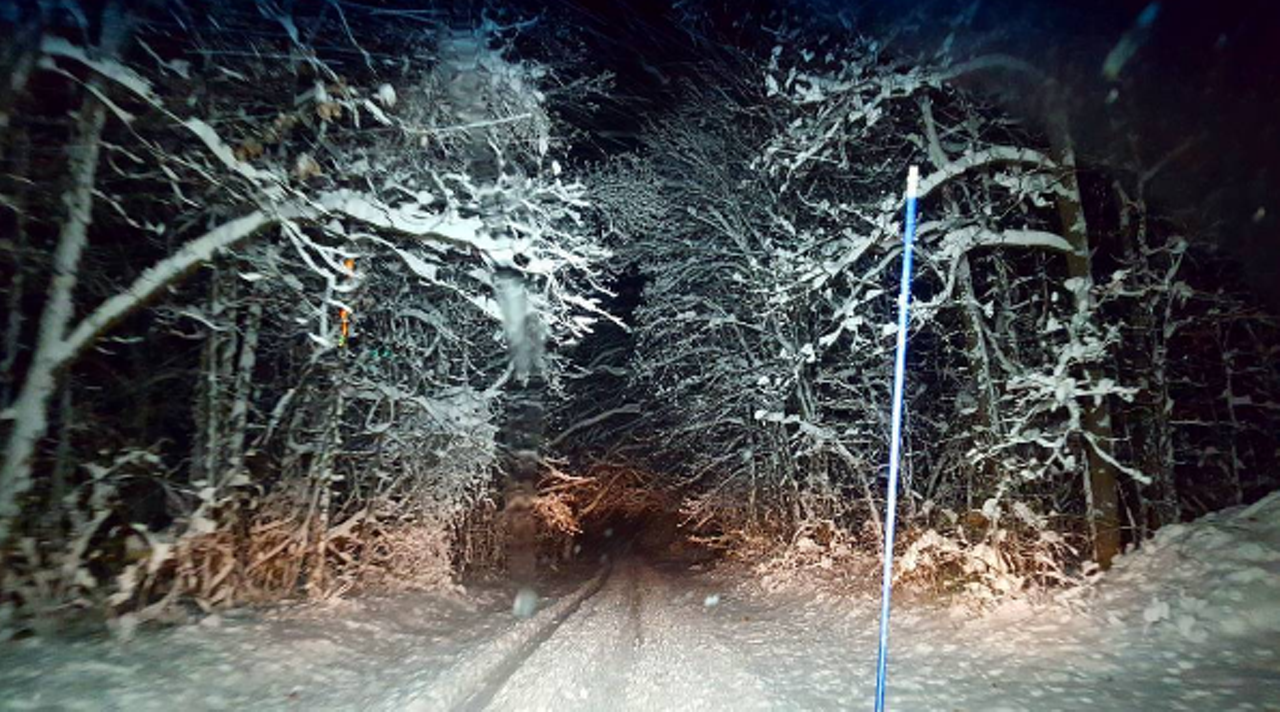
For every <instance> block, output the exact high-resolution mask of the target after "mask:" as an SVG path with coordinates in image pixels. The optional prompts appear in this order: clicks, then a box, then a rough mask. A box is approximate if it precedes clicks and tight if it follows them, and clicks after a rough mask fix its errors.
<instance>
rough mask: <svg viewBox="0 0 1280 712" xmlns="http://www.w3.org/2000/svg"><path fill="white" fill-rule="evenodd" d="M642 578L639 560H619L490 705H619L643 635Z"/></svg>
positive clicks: (502, 707) (552, 707) (508, 707)
mask: <svg viewBox="0 0 1280 712" xmlns="http://www.w3.org/2000/svg"><path fill="white" fill-rule="evenodd" d="M637 584H638V574H637V571H636V568H635V565H634V564H633V563H632V562H625V561H624V562H621V563H619V564H618V565H617V566H616V567H615V568H614V571H613V573H612V574H611V575H610V577H609V580H608V581H607V582H606V583H605V585H604V587H603V588H602V589H601V591H600V593H598V594H597V595H595V596H593V597H591V599H590V600H588V601H586V602H585V603H584V604H583V605H582V607H581V608H580V609H579V610H578V612H577V613H575V614H574V615H573V616H572V617H571V618H569V620H567V621H565V623H564V624H563V625H561V626H560V627H559V628H557V629H556V631H555V633H554V635H552V636H551V638H550V639H549V640H547V641H546V642H545V643H543V644H542V645H541V646H540V647H539V648H538V649H537V650H536V651H534V652H533V654H532V655H530V656H529V658H528V659H527V660H525V662H524V664H523V665H521V666H520V668H519V670H516V671H515V672H514V673H513V674H512V675H511V676H510V677H509V678H507V680H506V681H505V683H504V684H503V686H502V689H501V690H500V691H499V692H498V694H497V695H495V696H494V698H493V702H492V705H491V707H489V708H488V709H490V710H557V711H560V710H600V709H617V708H618V705H619V704H620V702H621V701H622V700H623V699H624V698H623V695H624V693H625V692H626V685H627V674H628V670H630V668H631V667H632V663H633V658H634V655H635V651H636V647H637V645H638V640H639V639H640V635H641V631H640V620H639V616H638V611H639V595H640V590H639V587H638V585H637Z"/></svg>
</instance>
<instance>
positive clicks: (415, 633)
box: [0, 495, 1280, 712]
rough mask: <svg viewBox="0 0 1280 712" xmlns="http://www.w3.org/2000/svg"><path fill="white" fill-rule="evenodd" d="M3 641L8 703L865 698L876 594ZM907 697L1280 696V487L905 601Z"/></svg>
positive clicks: (899, 626) (360, 616)
mask: <svg viewBox="0 0 1280 712" xmlns="http://www.w3.org/2000/svg"><path fill="white" fill-rule="evenodd" d="M549 593H550V594H551V595H548V596H546V597H545V598H544V599H543V601H542V604H541V607H540V610H539V612H538V613H537V614H536V615H535V616H534V617H533V618H531V619H529V620H518V619H516V618H514V617H513V616H512V615H511V613H510V594H511V591H509V590H505V589H502V590H500V589H481V590H478V591H473V592H471V593H470V594H469V595H468V596H466V597H460V598H449V597H442V596H426V595H419V596H402V597H395V598H382V599H369V600H363V601H355V602H345V603H338V604H329V605H325V606H296V607H289V608H281V609H277V610H274V611H271V612H267V613H253V614H250V613H240V614H234V615H225V616H222V617H218V618H209V619H206V620H205V621H203V622H202V623H200V624H195V625H190V626H183V627H179V628H173V629H168V630H161V631H150V632H147V631H144V632H142V633H140V634H139V635H138V636H137V637H136V638H134V639H133V640H132V641H130V642H128V643H119V642H115V641H111V640H101V639H100V640H81V641H78V642H67V641H65V640H58V639H54V638H46V639H33V640H25V641H18V642H11V643H7V644H0V709H15V710H26V709H39V710H61V709H85V710H173V709H180V710H183V711H184V712H187V711H191V710H204V709H267V710H329V709H332V710H339V709H341V710H347V709H373V710H451V709H458V710H481V709H490V710H766V709H804V710H809V709H850V708H853V709H864V708H866V709H869V708H870V704H871V693H872V687H871V685H872V680H871V671H872V668H873V665H874V657H875V648H874V644H875V635H876V600H875V599H874V597H871V596H858V595H844V596H838V595H835V594H832V593H823V592H822V591H821V589H820V588H819V587H816V586H814V587H809V588H806V587H805V586H803V585H799V586H796V587H790V588H788V589H786V590H785V592H774V593H770V592H768V591H766V590H764V589H763V588H762V587H761V586H760V585H759V584H758V582H757V581H756V580H755V577H753V576H751V575H749V573H748V572H746V571H742V570H737V571H734V570H730V569H721V570H718V571H711V572H704V571H697V570H690V569H689V568H688V567H685V566H683V565H680V564H676V563H658V564H655V563H651V562H647V561H643V560H640V559H629V560H623V561H620V562H618V563H617V564H615V565H614V566H613V567H611V568H610V569H608V570H606V571H601V572H600V574H599V575H597V576H596V577H595V578H593V579H591V580H589V581H587V582H585V583H578V584H576V585H573V586H570V585H565V584H561V585H559V587H552V588H551V589H550V590H549ZM889 702H890V706H891V707H892V708H894V709H898V710H947V711H950V710H968V711H975V712H976V711H979V710H981V711H983V712H988V711H992V710H1037V711H1039V710H1090V711H1096V710H1142V711H1144V712H1147V711H1154V710H1215V711H1220V710H1280V496H1276V495H1273V496H1272V497H1271V498H1268V499H1267V500H1264V501H1263V502H1261V503H1259V504H1258V505H1254V506H1253V507H1250V508H1247V509H1238V510H1235V511H1233V512H1224V513H1220V514H1218V515H1214V516H1211V517H1209V518H1206V519H1204V520H1201V521H1199V522H1196V523H1194V524H1190V525H1183V526H1176V527H1169V528H1167V529H1165V530H1164V531H1163V532H1162V533H1161V534H1160V535H1159V536H1158V537H1156V539H1154V540H1153V541H1151V542H1148V544H1147V546H1146V547H1145V548H1144V549H1143V550H1142V551H1141V552H1139V553H1137V554H1133V555H1130V556H1127V557H1124V558H1123V559H1122V560H1121V561H1120V562H1119V563H1118V565H1117V566H1116V567H1115V569H1113V571H1112V572H1110V573H1109V574H1108V575H1107V576H1106V577H1104V578H1103V579H1102V580H1101V581H1100V582H1098V583H1096V584H1095V585H1093V586H1090V587H1088V588H1085V589H1081V590H1079V591H1076V592H1075V593H1074V595H1073V596H1071V597H1070V598H1069V599H1068V600H1059V601H1056V602H1053V603H1044V604H1039V605H1034V606H1033V605H1030V604H1027V603H1013V604H1009V605H1006V606H1004V607H1002V608H1001V609H999V610H997V611H995V612H993V613H990V614H987V615H984V616H977V615H974V614H972V613H968V612H965V611H963V610H960V609H945V608H941V607H930V606H922V605H904V606H902V607H899V608H898V609H896V610H895V619H894V629H893V637H892V656H891V661H890V694H889Z"/></svg>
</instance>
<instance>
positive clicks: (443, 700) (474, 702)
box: [387, 569, 610, 712]
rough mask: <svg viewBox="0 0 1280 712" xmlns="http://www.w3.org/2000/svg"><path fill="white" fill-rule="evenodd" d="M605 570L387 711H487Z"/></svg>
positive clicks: (602, 580)
mask: <svg viewBox="0 0 1280 712" xmlns="http://www.w3.org/2000/svg"><path fill="white" fill-rule="evenodd" d="M609 573H610V570H609V569H605V570H604V571H601V572H600V573H599V574H597V575H596V576H595V577H594V578H592V579H591V580H590V581H588V582H586V583H585V584H583V585H582V586H580V587H579V588H578V589H577V590H576V591H574V592H573V593H572V594H570V595H568V596H565V597H564V598H562V599H561V600H559V601H557V602H555V603H554V604H552V605H551V606H550V607H549V608H546V609H544V610H542V611H540V612H539V613H537V614H536V615H535V616H533V617H532V618H530V619H528V620H525V621H519V622H517V623H516V624H515V625H514V626H513V627H512V628H511V629H510V630H508V631H507V632H506V633H504V634H503V635H501V636H499V637H498V638H497V639H495V640H493V641H492V642H490V643H488V644H486V645H484V646H482V647H480V648H478V649H475V650H472V651H469V652H468V653H467V654H465V655H462V656H460V657H459V659H458V660H457V661H456V662H455V663H454V665H453V666H452V667H451V668H450V669H449V670H448V671H447V672H445V673H444V674H442V675H441V676H440V677H439V678H438V679H437V680H435V681H434V682H433V683H432V684H431V687H430V688H429V689H427V690H425V691H423V692H422V694H420V695H417V696H416V697H415V698H413V699H412V700H409V701H408V702H407V703H406V704H400V703H399V702H398V701H397V702H396V703H394V706H392V707H388V708H387V709H395V710H405V711H406V712H426V711H428V710H459V711H466V712H471V711H473V710H482V709H485V708H486V707H487V706H488V704H489V703H490V702H491V701H492V700H493V696H494V695H495V694H497V692H498V690H500V689H501V688H502V686H503V684H504V683H505V682H506V680H507V678H509V677H511V675H512V674H513V673H515V672H516V670H518V669H519V668H520V667H521V665H522V664H523V663H524V662H525V660H527V659H528V658H529V656H530V655H532V654H533V652H534V651H535V650H537V649H538V647H539V646H540V645H542V644H543V643H544V642H545V641H546V640H547V639H549V638H550V637H551V636H552V635H553V634H555V632H556V629H557V628H559V627H560V626H561V625H562V624H563V623H564V622H565V620H566V619H568V618H569V617H570V616H572V615H573V614H574V613H575V612H576V611H577V610H578V609H579V607H581V606H582V604H583V603H584V602H585V601H586V600H587V599H589V598H591V597H592V596H594V595H595V594H596V593H597V592H599V591H600V589H601V587H602V586H603V585H604V584H605V582H606V581H607V580H608V578H609Z"/></svg>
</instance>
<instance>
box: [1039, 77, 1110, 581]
mask: <svg viewBox="0 0 1280 712" xmlns="http://www.w3.org/2000/svg"><path fill="white" fill-rule="evenodd" d="M1055 104H1056V105H1051V106H1050V109H1049V112H1048V125H1049V141H1050V143H1051V147H1052V150H1053V154H1054V155H1053V158H1054V160H1055V161H1056V162H1057V163H1058V165H1059V166H1060V167H1061V170H1062V173H1061V181H1062V183H1061V190H1060V192H1059V195H1058V199H1057V208H1058V217H1059V219H1060V220H1061V222H1062V231H1063V235H1064V236H1065V237H1066V238H1067V240H1068V241H1069V242H1070V243H1071V246H1072V248H1073V252H1072V253H1071V254H1069V255H1067V278H1068V279H1069V280H1072V286H1073V288H1072V290H1071V291H1072V294H1073V298H1074V300H1075V304H1074V306H1075V314H1074V316H1073V317H1072V325H1071V329H1070V331H1071V338H1072V340H1076V339H1078V338H1079V332H1080V330H1081V329H1083V328H1085V327H1087V326H1088V324H1089V321H1091V320H1092V319H1093V318H1094V314H1095V307H1094V304H1093V303H1092V301H1093V300H1092V296H1091V294H1092V287H1093V269H1092V262H1091V259H1090V253H1089V227H1088V224H1087V222H1086V221H1085V214H1084V202H1083V199H1082V198H1081V195H1080V184H1079V179H1078V177H1077V175H1076V158H1075V146H1074V144H1073V142H1072V140H1071V132H1070V125H1069V123H1068V119H1067V113H1066V108H1065V107H1064V106H1062V104H1061V102H1055ZM1085 375H1086V377H1087V379H1088V380H1089V381H1090V382H1097V381H1098V380H1100V378H1101V377H1102V374H1101V373H1099V372H1098V370H1097V368H1096V367H1090V368H1089V369H1088V371H1087V372H1086V374H1085ZM1080 409H1081V414H1080V428H1081V430H1082V432H1083V433H1084V435H1085V438H1084V440H1085V442H1084V443H1082V447H1083V449H1084V454H1085V464H1086V471H1085V478H1086V484H1085V500H1086V502H1087V505H1088V513H1087V518H1088V521H1089V529H1090V533H1091V535H1092V537H1093V558H1094V561H1096V562H1097V563H1098V565H1099V566H1101V567H1102V568H1104V569H1105V568H1109V567H1110V566H1111V560H1112V559H1113V558H1115V556H1116V555H1117V554H1119V553H1120V494H1119V490H1118V486H1117V485H1118V481H1119V478H1118V477H1117V470H1116V468H1115V466H1114V465H1112V464H1111V462H1112V461H1113V460H1114V459H1115V458H1114V455H1113V454H1112V452H1111V443H1112V441H1113V437H1112V430H1111V410H1110V406H1109V404H1108V403H1107V402H1106V400H1102V401H1101V402H1097V401H1095V400H1094V399H1092V398H1090V399H1085V400H1083V401H1081V402H1080Z"/></svg>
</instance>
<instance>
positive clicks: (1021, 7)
mask: <svg viewBox="0 0 1280 712" xmlns="http://www.w3.org/2000/svg"><path fill="white" fill-rule="evenodd" d="M671 4H672V3H668V2H657V3H654V2H645V1H644V0H631V1H630V2H628V1H626V0H611V1H606V0H598V1H597V0H559V1H558V2H556V3H554V5H555V6H556V7H558V8H559V9H561V10H568V11H569V13H570V14H571V15H572V16H574V17H575V18H576V19H577V22H575V23H574V24H577V25H578V26H579V28H580V29H586V30H587V31H588V34H589V35H591V36H592V37H593V40H591V41H589V44H593V45H595V47H596V49H598V50H599V51H601V52H604V53H606V54H607V55H608V56H607V58H601V61H602V62H604V63H607V64H608V65H609V66H610V68H611V69H614V70H615V71H617V72H618V73H619V75H620V78H621V81H620V82H619V84H620V85H621V86H624V87H626V89H627V90H628V91H630V92H633V93H635V94H637V95H639V105H638V106H644V105H645V104H646V103H647V104H648V105H649V106H652V107H654V108H660V107H661V103H662V102H663V100H664V83H663V80H664V79H670V78H671V77H672V76H677V77H678V76H679V74H680V72H681V66H682V65H687V64H688V63H690V62H691V61H696V55H697V52H698V51H700V50H697V49H694V48H692V47H690V46H689V39H688V37H687V36H686V35H684V33H683V31H682V29H681V28H677V27H676V26H675V25H674V24H673V23H672V21H671V10H670V8H671ZM975 4H976V6H977V11H976V12H975V13H974V19H973V22H972V23H971V24H970V25H969V26H968V28H967V29H965V30H961V31H959V32H958V33H957V37H956V43H955V44H956V47H957V49H958V52H959V53H961V54H963V53H964V52H965V51H973V52H980V51H981V52H989V51H1005V52H1008V53H1010V54H1014V55H1016V56H1019V57H1023V58H1026V59H1028V60H1030V61H1031V62H1032V63H1034V64H1036V65H1037V66H1039V67H1042V68H1043V69H1045V71H1046V72H1047V73H1048V74H1049V76H1051V77H1053V78H1054V79H1056V80H1057V81H1058V82H1060V83H1061V84H1062V85H1064V86H1065V87H1066V88H1067V91H1068V95H1069V100H1070V102H1071V107H1072V109H1073V131H1074V133H1075V135H1076V138H1077V141H1078V147H1079V148H1080V150H1081V153H1082V154H1083V156H1084V158H1085V162H1086V163H1088V164H1091V165H1095V166H1104V167H1115V166H1124V165H1126V164H1132V160H1131V157H1132V156H1133V155H1134V151H1135V150H1136V152H1137V154H1138V155H1139V156H1140V157H1141V161H1142V163H1143V164H1144V165H1146V166H1148V167H1149V166H1152V165H1155V164H1156V163H1158V162H1159V161H1160V160H1161V159H1163V158H1164V157H1166V156H1167V155H1169V154H1170V153H1171V152H1173V151H1175V149H1177V150H1178V153H1177V155H1176V158H1174V159H1173V160H1170V161H1169V162H1168V163H1167V165H1166V166H1165V168H1164V170H1163V171H1162V172H1161V173H1160V174H1159V175H1157V176H1156V177H1155V178H1154V179H1153V180H1152V181H1151V183H1150V184H1149V193H1148V197H1149V200H1150V203H1151V207H1152V209H1153V211H1154V212H1155V213H1157V214H1158V215H1161V216H1163V217H1165V218H1167V219H1168V220H1169V222H1170V223H1172V225H1173V226H1174V227H1173V229H1175V230H1177V231H1179V232H1183V233H1184V234H1186V235H1187V236H1188V237H1189V238H1191V239H1192V240H1198V241H1200V242H1201V243H1202V244H1203V243H1206V242H1207V243H1211V244H1215V245H1218V246H1220V247H1222V248H1223V249H1224V250H1225V251H1226V252H1227V253H1229V254H1231V255H1233V256H1235V257H1236V258H1238V259H1239V260H1240V261H1241V262H1242V263H1243V265H1244V273H1245V276H1246V279H1247V280H1248V282H1249V283H1250V286H1251V287H1252V288H1253V290H1255V291H1256V292H1258V293H1259V294H1261V295H1263V296H1264V297H1265V298H1266V299H1268V300H1269V301H1270V302H1271V303H1272V305H1273V306H1280V280H1278V279H1275V278H1274V276H1273V275H1275V274H1276V273H1277V271H1280V201H1277V199H1276V198H1277V195H1276V193H1277V187H1280V186H1278V181H1280V176H1277V175H1276V169H1275V168H1274V167H1273V166H1275V165H1276V159H1277V158H1280V120H1277V117H1280V5H1277V4H1274V3H1271V2H1269V1H1268V0H1219V1H1217V2H1211V3H1206V2H1202V1H1200V0H1162V1H1161V2H1159V9H1158V14H1157V16H1156V19H1155V21H1154V23H1153V24H1152V25H1151V26H1150V28H1149V29H1148V31H1147V32H1146V34H1145V36H1144V37H1143V38H1142V41H1141V43H1140V45H1139V48H1138V51H1137V52H1136V53H1135V54H1134V55H1133V56H1132V58H1131V59H1130V60H1129V61H1128V62H1127V63H1125V65H1124V67H1123V71H1122V72H1121V73H1120V74H1119V76H1118V77H1117V78H1116V79H1115V80H1114V81H1112V80H1108V79H1107V78H1104V77H1103V74H1102V67H1103V63H1104V61H1105V60H1106V58H1107V55H1108V53H1109V52H1110V51H1111V50H1112V48H1113V47H1115V46H1116V44H1117V43H1118V42H1120V41H1121V39H1122V37H1124V36H1125V33H1126V32H1128V31H1130V30H1131V29H1132V28H1134V27H1135V23H1136V21H1137V19H1138V17H1139V15H1140V14H1142V12H1143V10H1144V9H1146V8H1147V7H1148V6H1149V5H1150V4H1151V3H1150V1H1149V0H1044V1H1042V2H1034V1H1033V0H979V1H978V2H977V3H975V2H974V0H918V1H917V2H912V3H904V2H898V1H896V0H862V1H861V2H858V1H855V0H799V1H795V2H791V3H790V6H791V7H792V8H795V9H797V10H798V11H800V12H812V13H814V14H816V15H817V16H823V17H828V18H833V21H834V18H836V17H839V16H841V15H843V16H844V17H846V18H854V27H855V29H856V30H857V31H859V32H861V33H863V34H867V35H870V36H873V37H877V38H883V37H886V36H887V32H888V31H890V30H891V28H898V29H900V28H901V27H902V25H903V20H902V13H903V12H905V11H910V12H912V13H914V16H913V18H912V19H911V20H910V21H908V22H907V23H906V24H908V25H909V26H910V27H911V30H910V31H909V32H907V33H903V34H900V35H899V37H898V39H897V40H896V42H897V45H898V49H899V50H900V51H906V52H914V51H931V50H932V49H934V48H936V47H937V46H939V44H940V43H941V42H942V40H943V38H944V37H945V36H946V35H947V33H948V32H950V31H951V24H950V21H951V19H952V18H954V17H955V16H956V15H957V14H959V13H961V12H962V11H964V10H965V9H966V8H970V7H972V6H974V5H975ZM711 5H712V6H713V7H719V11H718V12H715V13H713V16H714V17H716V18H717V19H718V20H719V24H720V25H721V26H720V27H718V28H716V31H717V32H718V33H719V35H720V37H722V38H724V37H727V38H730V39H731V41H744V38H745V41H747V42H750V41H753V40H752V37H753V34H752V31H753V29H754V30H756V34H755V36H754V40H755V41H759V40H760V35H759V33H758V30H759V27H761V26H762V25H764V24H766V23H765V21H764V20H763V19H762V16H763V15H764V14H765V12H766V11H767V8H769V7H777V5H778V3H774V2H767V1H765V2H759V1H756V0H738V1H731V0H723V1H722V2H720V3H718V4H717V3H715V2H713V3H711ZM1273 5H1274V6H1273ZM970 43H974V45H975V46H972V47H970V46H968V45H969V44H970ZM978 45H980V47H979V46H978ZM705 50H706V46H705V45H704V46H703V47H702V49H701V51H705ZM655 70H656V71H655ZM1002 90H1004V91H1005V92H1006V93H1007V94H1013V95H1015V97H1016V94H1017V93H1018V92H1019V91H1026V92H1027V93H1032V92H1033V91H1034V89H1033V88H1021V87H1012V86H1010V87H1003V88H1002ZM1113 92H1114V93H1113ZM1109 95H1110V96H1111V100H1110V101H1108V97H1109ZM1006 98H1008V97H1007V96H1006ZM1028 98H1029V97H1028ZM635 108H637V105H634V104H633V105H632V106H630V107H629V109H628V110H632V109H635ZM1014 110H1015V112H1016V111H1017V107H1016V106H1015V107H1014ZM1027 118H1029V119H1032V120H1034V119H1033V117H1030V116H1028V117H1027Z"/></svg>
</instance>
